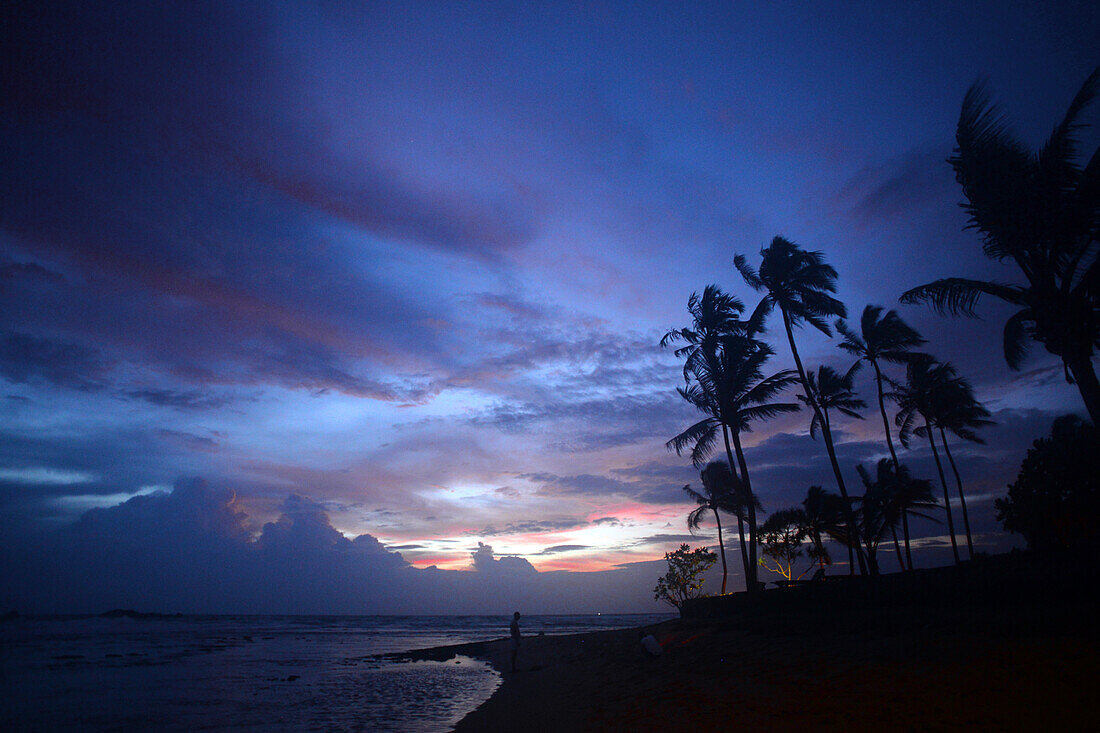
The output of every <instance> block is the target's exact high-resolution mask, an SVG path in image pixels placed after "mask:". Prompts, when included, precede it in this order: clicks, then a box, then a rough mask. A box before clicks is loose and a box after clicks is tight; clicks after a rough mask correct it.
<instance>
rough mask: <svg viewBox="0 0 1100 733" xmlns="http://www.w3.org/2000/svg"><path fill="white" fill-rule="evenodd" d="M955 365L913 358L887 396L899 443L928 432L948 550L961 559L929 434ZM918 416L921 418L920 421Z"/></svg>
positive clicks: (943, 483) (937, 461)
mask: <svg viewBox="0 0 1100 733" xmlns="http://www.w3.org/2000/svg"><path fill="white" fill-rule="evenodd" d="M953 374H954V369H952V368H951V367H950V366H949V365H946V364H938V363H936V361H935V360H934V359H933V358H932V357H930V356H925V357H924V358H920V359H914V360H912V361H910V362H909V364H908V365H907V366H906V369H905V383H904V384H901V383H896V382H894V383H892V385H893V387H894V391H893V392H892V393H891V394H890V397H891V398H892V399H893V400H894V401H895V402H897V405H898V414H897V416H896V417H895V418H894V422H895V424H896V425H897V426H898V427H899V428H900V430H899V431H898V438H900V439H901V444H902V445H904V446H905V447H906V448H908V447H909V440H910V436H911V435H912V434H913V433H914V432H916V434H917V435H921V436H927V438H928V445H929V446H931V448H932V458H933V459H934V460H935V462H936V471H937V472H938V473H939V476H940V485H941V486H942V487H943V505H944V506H943V508H944V512H945V513H946V514H947V532H948V534H949V535H950V536H951V552H952V554H953V555H954V558H955V562H956V563H958V562H960V561H961V560H960V558H959V545H958V542H957V541H956V540H955V521H954V519H953V518H952V516H951V497H950V495H948V493H947V479H946V478H945V477H944V474H943V463H941V462H940V454H939V451H938V450H937V449H936V441H935V439H934V438H933V434H932V420H933V419H934V417H935V415H936V412H937V409H938V402H939V401H940V400H942V399H943V397H942V393H943V389H944V384H945V383H946V382H947V381H948V380H949V379H950V378H951V377H952V376H953ZM918 419H922V420H924V424H923V425H920V424H919V423H918Z"/></svg>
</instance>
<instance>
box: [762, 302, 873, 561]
mask: <svg viewBox="0 0 1100 733" xmlns="http://www.w3.org/2000/svg"><path fill="white" fill-rule="evenodd" d="M780 312H781V313H782V314H783V327H784V328H785V329H786V330H787V341H788V343H790V345H791V355H792V356H793V357H794V365H795V367H797V369H798V378H799V379H800V380H801V382H802V389H803V390H804V391H805V393H806V401H807V402H808V403H809V405H810V407H812V408H813V411H814V414H815V415H817V416H818V418H819V419H820V422H821V434H822V435H823V436H824V438H825V451H826V453H828V454H829V463H830V464H832V467H833V475H834V477H835V478H836V483H837V488H839V489H840V495H841V497H843V499H844V521H846V522H847V523H848V526H849V527H857V526H858V525H857V524H856V521H855V512H854V511H852V500H851V498H850V497H849V496H848V489H847V488H846V487H845V486H844V475H843V474H842V473H841V471H840V464H839V463H838V462H837V459H836V450H835V449H834V448H833V431H832V430H830V429H829V424H828V422H827V421H826V420H825V418H824V416H822V415H821V408H820V407H818V405H817V400H815V399H813V397H812V396H811V393H810V386H809V383H808V381H807V379H806V370H805V369H804V368H803V366H802V359H801V358H799V356H798V348H797V347H796V346H795V343H794V331H792V330H791V319H790V317H789V316H788V315H787V311H785V310H782V309H780ZM853 544H855V553H856V559H857V560H859V571H860V572H861V573H863V574H864V575H866V574H867V558H866V557H865V556H864V552H863V544H862V543H861V542H858V541H857V542H855V543H853ZM849 551H851V548H849Z"/></svg>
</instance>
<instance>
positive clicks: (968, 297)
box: [899, 277, 1024, 317]
mask: <svg viewBox="0 0 1100 733" xmlns="http://www.w3.org/2000/svg"><path fill="white" fill-rule="evenodd" d="M982 295H989V296H991V297H994V298H1000V299H1001V300H1004V301H1006V302H1008V303H1014V304H1016V305H1023V304H1024V291H1023V288H1020V287H1019V286H1016V285H1003V284H1001V283H994V282H985V281H982V280H970V279H967V278H962V277H947V278H942V279H940V280H936V281H934V282H930V283H926V284H925V285H918V286H917V287H915V288H912V289H910V290H907V291H905V292H904V293H902V294H901V297H900V298H899V300H900V301H901V302H902V303H905V304H907V305H912V304H914V303H928V304H929V305H931V306H932V308H933V309H935V311H936V312H937V313H939V314H941V315H947V314H950V315H960V314H961V315H964V316H970V317H976V315H977V314H976V313H975V312H974V306H975V305H977V303H978V300H979V299H980V298H981V296H982Z"/></svg>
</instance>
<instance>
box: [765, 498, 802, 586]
mask: <svg viewBox="0 0 1100 733" xmlns="http://www.w3.org/2000/svg"><path fill="white" fill-rule="evenodd" d="M806 537H807V529H806V516H805V514H804V513H803V511H802V510H801V509H797V508H794V509H782V510H780V511H778V512H774V513H773V514H772V515H771V516H770V517H768V518H767V519H766V520H764V523H763V524H761V525H760V548H761V550H762V552H763V553H764V557H762V558H760V565H761V566H763V567H764V568H765V569H767V570H771V571H772V572H773V573H779V574H780V575H782V576H783V578H784V579H786V580H798V579H800V578H801V577H802V576H803V575H805V574H806V571H807V570H808V569H809V568H811V567H813V565H812V564H811V565H809V566H808V567H807V568H806V570H803V571H802V572H801V573H799V574H798V576H797V577H796V576H795V574H794V569H795V563H796V562H797V561H798V558H800V557H802V544H803V542H804V541H805V540H806ZM769 559H770V560H771V561H772V564H771V565H768V564H767V561H768V560H769Z"/></svg>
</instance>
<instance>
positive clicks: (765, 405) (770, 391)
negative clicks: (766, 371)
mask: <svg viewBox="0 0 1100 733" xmlns="http://www.w3.org/2000/svg"><path fill="white" fill-rule="evenodd" d="M773 353H774V352H773V351H772V349H771V347H769V346H768V345H767V344H765V343H762V342H760V341H757V340H756V339H754V338H752V337H749V336H734V335H726V336H723V337H722V338H721V339H719V347H718V349H717V351H716V352H715V353H709V354H703V355H702V356H701V357H700V358H699V359H697V360H696V361H695V363H694V365H693V367H692V371H691V377H692V379H693V381H692V382H691V383H690V384H688V385H687V386H686V387H677V390H676V391H677V392H679V394H680V396H681V397H682V398H683V399H684V400H685V401H686V402H688V403H689V404H691V405H693V406H694V407H695V408H696V409H697V410H699V411H700V412H702V413H703V414H704V415H705V416H706V417H704V418H703V419H702V420H700V421H699V422H697V423H695V424H694V425H692V426H690V427H689V428H687V429H686V430H684V431H683V432H682V433H680V434H679V435H677V436H676V437H674V438H672V439H671V440H669V441H668V443H666V444H665V445H666V447H667V448H668V449H669V450H675V451H676V455H681V454H682V453H683V451H684V450H685V449H687V448H688V447H690V448H691V461H692V464H693V465H695V466H701V465H703V463H705V462H706V459H707V458H708V457H709V456H710V455H711V454H712V453H713V452H714V450H715V444H716V443H717V441H718V437H719V435H721V437H722V440H723V443H724V445H725V449H726V458H727V460H728V461H729V464H730V465H731V466H732V465H734V463H733V461H734V455H735V454H736V460H737V464H736V465H737V466H738V468H739V469H740V479H741V482H742V484H743V486H744V491H745V494H746V496H747V497H750V498H749V500H748V501H747V502H746V505H747V510H748V512H747V513H748V522H749V548H748V549H749V567H748V575H747V576H746V583H747V584H748V587H749V590H751V591H754V592H755V591H756V590H758V589H759V586H758V585H757V573H756V565H757V562H756V531H757V525H756V500H755V494H754V493H753V491H752V482H751V480H750V478H749V468H748V463H747V462H746V461H745V452H744V449H743V448H742V446H741V433H742V432H749V431H751V430H752V425H751V424H752V422H754V421H755V420H767V419H770V418H773V417H775V416H777V415H780V414H783V413H787V412H797V411H798V409H799V408H798V405H797V404H795V403H783V402H773V401H772V400H773V399H774V398H775V397H776V395H778V394H779V393H780V392H782V391H783V390H784V389H786V388H787V387H788V386H789V385H790V384H792V383H793V382H794V381H795V379H796V376H795V374H794V372H791V371H790V370H784V371H781V372H777V373H775V374H772V375H771V376H769V377H764V376H763V365H764V363H765V362H766V361H767V360H768V359H770V358H771V356H772V354H773ZM731 444H732V446H731Z"/></svg>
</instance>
